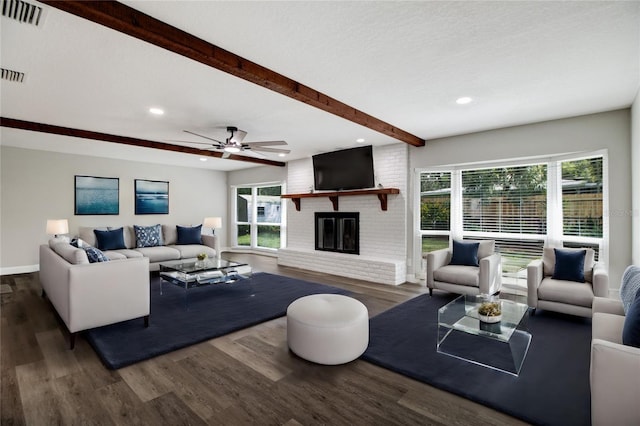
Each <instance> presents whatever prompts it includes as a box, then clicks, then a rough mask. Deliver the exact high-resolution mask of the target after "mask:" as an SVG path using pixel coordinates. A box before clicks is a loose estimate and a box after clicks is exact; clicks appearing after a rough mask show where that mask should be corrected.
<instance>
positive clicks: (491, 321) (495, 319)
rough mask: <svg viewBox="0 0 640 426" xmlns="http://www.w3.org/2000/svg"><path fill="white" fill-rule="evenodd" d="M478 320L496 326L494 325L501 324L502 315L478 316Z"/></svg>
mask: <svg viewBox="0 0 640 426" xmlns="http://www.w3.org/2000/svg"><path fill="white" fill-rule="evenodd" d="M478 319H479V320H480V321H482V322H486V323H489V324H494V323H496V322H500V321H501V320H502V314H500V315H493V316H490V315H480V314H478Z"/></svg>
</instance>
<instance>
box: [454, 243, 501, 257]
mask: <svg viewBox="0 0 640 426" xmlns="http://www.w3.org/2000/svg"><path fill="white" fill-rule="evenodd" d="M462 242H464V243H480V245H479V246H478V260H480V259H484V258H485V257H487V256H491V255H492V254H493V253H495V251H496V242H495V240H463V241H462Z"/></svg>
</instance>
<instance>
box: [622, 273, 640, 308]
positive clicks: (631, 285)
mask: <svg viewBox="0 0 640 426" xmlns="http://www.w3.org/2000/svg"><path fill="white" fill-rule="evenodd" d="M638 290H640V266H634V265H631V266H627V269H625V270H624V274H622V283H621V284H620V299H622V309H624V313H625V314H626V313H627V311H629V307H630V306H631V304H632V303H633V301H634V300H635V298H636V293H637V292H638Z"/></svg>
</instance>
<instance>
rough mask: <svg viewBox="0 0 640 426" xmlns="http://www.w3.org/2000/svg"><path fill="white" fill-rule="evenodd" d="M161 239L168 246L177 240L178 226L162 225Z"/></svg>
mask: <svg viewBox="0 0 640 426" xmlns="http://www.w3.org/2000/svg"><path fill="white" fill-rule="evenodd" d="M162 241H164V245H166V246H170V245H173V244H175V243H176V242H177V241H178V228H177V227H176V226H174V225H162Z"/></svg>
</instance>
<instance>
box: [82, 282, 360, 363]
mask: <svg viewBox="0 0 640 426" xmlns="http://www.w3.org/2000/svg"><path fill="white" fill-rule="evenodd" d="M150 291H151V317H150V324H149V327H148V328H145V327H144V325H143V321H142V319H141V318H140V319H134V320H130V321H123V322H120V323H117V324H111V325H107V326H104V327H99V328H94V329H92V330H89V331H87V332H86V333H85V337H86V339H87V340H88V341H89V343H90V344H91V346H93V348H94V349H95V351H96V352H97V353H98V356H99V357H100V359H101V360H102V362H103V363H104V364H105V365H106V366H107V368H110V369H117V368H122V367H126V366H127V365H131V364H134V363H136V362H139V361H142V360H145V359H149V358H152V357H154V356H158V355H162V354H165V353H167V352H171V351H174V350H176V349H180V348H184V347H186V346H189V345H193V344H196V343H199V342H203V341H205V340H209V339H212V338H214V337H219V336H223V335H225V334H228V333H231V332H233V331H236V330H240V329H243V328H247V327H250V326H252V325H256V324H259V323H262V322H265V321H269V320H272V319H274V318H278V317H281V316H283V315H285V314H286V312H287V307H288V306H289V304H290V303H291V302H293V301H294V300H296V299H297V298H299V297H302V296H307V295H310V294H318V293H339V294H347V293H348V292H347V291H346V290H342V289H339V288H336V287H331V286H328V285H324V284H317V283H312V282H308V281H302V280H297V279H294V278H288V277H283V276H280V275H273V274H267V273H256V274H253V276H252V277H251V278H250V279H246V280H240V281H237V282H235V283H232V284H216V285H209V286H202V287H197V288H193V289H189V290H188V292H189V294H188V295H187V296H188V309H187V307H186V306H185V294H184V289H182V288H179V287H176V286H174V285H172V284H168V283H166V282H165V283H163V285H162V292H163V294H162V295H160V278H159V277H152V278H151V288H150Z"/></svg>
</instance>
